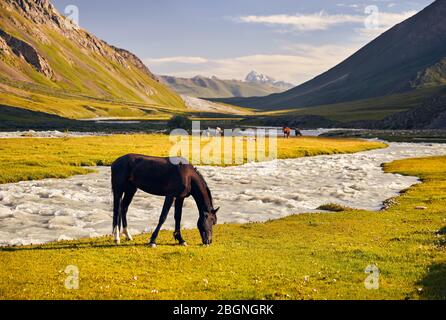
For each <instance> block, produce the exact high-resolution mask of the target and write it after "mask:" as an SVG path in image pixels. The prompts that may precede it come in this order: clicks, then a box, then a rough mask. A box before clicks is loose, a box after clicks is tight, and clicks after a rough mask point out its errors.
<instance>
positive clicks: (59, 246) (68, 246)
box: [0, 241, 180, 252]
mask: <svg viewBox="0 0 446 320" xmlns="http://www.w3.org/2000/svg"><path fill="white" fill-rule="evenodd" d="M158 246H159V247H176V246H178V247H180V245H179V244H176V243H163V244H159V245H158ZM130 247H133V248H136V247H147V248H150V247H149V244H148V243H134V242H127V243H121V244H120V245H116V244H114V243H112V241H110V243H100V244H97V243H96V244H95V243H81V244H70V243H68V244H67V243H61V244H58V243H56V244H51V245H42V246H33V247H29V246H25V247H3V248H0V252H20V251H49V250H81V249H109V248H130ZM153 250H156V249H153Z"/></svg>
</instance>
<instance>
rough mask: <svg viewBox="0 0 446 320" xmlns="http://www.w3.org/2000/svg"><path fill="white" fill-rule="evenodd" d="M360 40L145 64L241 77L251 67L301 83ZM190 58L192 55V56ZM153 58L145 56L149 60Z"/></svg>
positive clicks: (180, 73) (158, 69)
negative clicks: (183, 64)
mask: <svg viewBox="0 0 446 320" xmlns="http://www.w3.org/2000/svg"><path fill="white" fill-rule="evenodd" d="M359 47H360V44H356V45H351V46H337V45H324V46H311V45H290V46H288V47H286V48H283V51H284V52H285V53H284V54H270V55H267V54H257V55H247V56H240V57H233V58H222V59H206V58H202V61H203V63H199V64H194V65H190V68H182V69H181V68H178V65H177V64H176V63H171V64H165V65H153V64H152V65H151V64H148V67H149V68H150V69H151V70H152V71H153V72H155V73H157V74H168V75H173V76H177V77H187V78H189V77H194V76H196V75H202V76H207V77H211V76H214V75H215V76H217V77H219V78H221V79H240V80H241V79H244V78H245V76H246V74H247V73H248V72H249V71H251V70H256V71H257V72H261V73H264V74H267V75H269V76H271V77H273V78H275V79H277V80H282V81H288V82H291V83H294V84H300V83H303V82H305V81H307V80H310V79H311V78H313V77H314V76H316V75H318V74H319V73H321V72H324V71H326V70H328V69H330V68H331V67H333V66H335V65H336V64H337V63H339V62H340V61H342V60H344V59H345V58H347V57H348V56H350V55H351V54H352V53H354V52H355V51H356V50H357V49H359ZM191 58H192V57H191ZM151 60H152V59H145V61H151Z"/></svg>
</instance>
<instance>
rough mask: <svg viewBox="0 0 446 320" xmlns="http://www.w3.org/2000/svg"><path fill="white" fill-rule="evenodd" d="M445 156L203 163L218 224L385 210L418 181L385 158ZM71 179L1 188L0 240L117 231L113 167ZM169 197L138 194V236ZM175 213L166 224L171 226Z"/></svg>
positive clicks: (413, 149)
mask: <svg viewBox="0 0 446 320" xmlns="http://www.w3.org/2000/svg"><path fill="white" fill-rule="evenodd" d="M433 155H446V144H443V145H441V144H435V145H426V144H401V143H394V144H391V145H390V147H389V148H387V149H381V150H374V151H369V152H362V153H357V154H350V155H332V156H319V157H309V158H299V159H290V160H279V161H276V162H269V163H257V164H247V165H243V166H240V167H229V168H218V167H201V168H200V171H201V172H202V173H203V175H204V177H205V178H206V180H207V182H208V184H209V187H210V189H211V190H212V193H213V196H214V203H215V206H221V210H220V212H219V223H225V222H235V223H247V222H254V221H266V220H269V219H277V218H281V217H284V216H287V215H290V214H296V213H303V212H314V211H315V209H316V208H317V207H319V206H320V205H322V204H326V203H332V202H334V203H339V204H343V205H347V206H350V207H355V208H362V209H368V210H379V209H380V208H381V205H382V202H383V201H384V200H386V199H388V198H391V197H393V196H395V195H397V194H398V193H399V191H401V190H403V189H405V188H407V187H409V186H411V185H413V184H416V183H417V182H418V179H417V178H415V177H404V176H401V175H395V174H385V173H384V172H383V171H382V169H381V164H382V163H387V162H391V161H393V160H396V159H403V158H410V157H421V156H433ZM97 170H98V173H94V174H90V175H86V176H76V177H72V178H69V179H65V180H57V179H48V180H43V181H34V182H20V183H15V184H7V185H0V245H3V246H4V245H24V244H30V243H33V244H37V243H44V242H48V241H53V240H64V239H76V238H81V237H93V236H99V235H104V234H109V233H110V232H111V222H112V210H111V209H112V205H111V203H112V201H111V200H112V198H111V194H110V169H109V168H105V167H101V168H97ZM162 204H163V199H162V198H160V197H156V196H152V195H148V194H145V193H143V192H141V191H139V192H138V193H137V195H136V196H135V199H134V201H133V203H132V205H131V207H130V210H129V215H128V219H129V226H130V229H131V231H133V233H140V232H143V231H151V230H152V229H153V228H154V227H155V226H156V223H157V221H158V218H159V213H160V211H161V206H162ZM197 217H198V214H197V211H196V208H195V204H194V203H193V200H192V199H187V201H186V202H185V209H184V217H183V227H186V228H194V227H195V225H196V220H197ZM173 223H174V221H173V214H172V211H171V214H170V216H169V219H168V221H167V223H166V228H172V227H173Z"/></svg>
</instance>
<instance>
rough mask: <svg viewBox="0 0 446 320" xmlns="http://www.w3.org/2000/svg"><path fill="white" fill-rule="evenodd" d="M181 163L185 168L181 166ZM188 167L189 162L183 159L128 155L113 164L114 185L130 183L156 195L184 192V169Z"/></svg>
mask: <svg viewBox="0 0 446 320" xmlns="http://www.w3.org/2000/svg"><path fill="white" fill-rule="evenodd" d="M180 163H181V164H184V166H179V164H180ZM188 166H189V165H188V164H187V160H185V159H183V158H163V157H153V156H145V155H140V154H128V155H125V156H123V157H120V158H118V159H117V160H116V161H115V162H114V163H113V164H112V183H113V181H116V182H117V183H118V184H126V183H130V184H132V185H134V186H135V187H137V188H138V189H141V190H143V191H145V192H148V193H152V194H156V195H165V194H168V193H175V192H182V190H184V188H185V185H184V183H183V181H184V179H183V175H182V168H184V167H188ZM180 167H181V168H180ZM113 185H115V183H113Z"/></svg>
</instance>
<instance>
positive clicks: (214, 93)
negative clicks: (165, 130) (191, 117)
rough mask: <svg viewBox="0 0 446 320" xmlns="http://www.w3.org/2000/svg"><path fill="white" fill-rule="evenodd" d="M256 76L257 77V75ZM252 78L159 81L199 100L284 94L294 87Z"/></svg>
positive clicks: (160, 77)
mask: <svg viewBox="0 0 446 320" xmlns="http://www.w3.org/2000/svg"><path fill="white" fill-rule="evenodd" d="M255 74H256V75H257V73H255ZM251 76H252V77H253V76H254V74H253V72H251V73H250V74H249V75H248V76H247V77H246V80H245V81H239V80H221V79H218V78H217V77H211V78H207V77H202V76H196V77H194V78H176V77H171V76H159V79H160V80H161V82H163V83H165V84H166V85H168V86H169V87H170V88H171V89H172V90H174V91H176V92H177V93H179V94H182V95H187V96H192V97H197V98H228V97H252V96H266V95H269V94H272V93H278V92H283V91H285V90H287V89H289V88H291V87H292V86H293V85H291V84H287V83H285V82H278V81H275V80H274V79H272V78H270V77H267V76H263V75H262V76H263V77H264V79H265V80H266V79H268V81H257V80H256V79H255V78H251Z"/></svg>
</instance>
